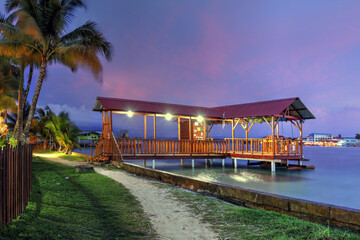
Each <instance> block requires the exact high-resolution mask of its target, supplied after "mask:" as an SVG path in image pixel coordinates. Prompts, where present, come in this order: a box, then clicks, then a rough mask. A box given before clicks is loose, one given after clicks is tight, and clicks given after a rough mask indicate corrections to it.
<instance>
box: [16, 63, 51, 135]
mask: <svg viewBox="0 0 360 240" xmlns="http://www.w3.org/2000/svg"><path fill="white" fill-rule="evenodd" d="M42 59H43V60H42V62H41V66H40V73H39V77H38V81H37V83H36V88H35V92H34V96H33V98H32V101H31V106H30V111H29V116H28V119H27V121H26V125H25V128H24V132H23V134H22V139H23V140H24V141H25V139H26V137H27V135H28V134H29V130H30V126H31V122H32V120H33V118H34V114H35V109H36V105H37V101H38V99H39V95H40V90H41V87H42V83H43V81H44V78H45V75H46V66H47V60H46V56H42Z"/></svg>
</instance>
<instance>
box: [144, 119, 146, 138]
mask: <svg viewBox="0 0 360 240" xmlns="http://www.w3.org/2000/svg"><path fill="white" fill-rule="evenodd" d="M144 139H146V115H144Z"/></svg>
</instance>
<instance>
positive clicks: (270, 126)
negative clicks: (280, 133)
mask: <svg viewBox="0 0 360 240" xmlns="http://www.w3.org/2000/svg"><path fill="white" fill-rule="evenodd" d="M263 119H264V120H265V122H266V123H267V124H268V125H269V127H270V128H271V124H270V123H269V121H268V120H266V118H265V117H263Z"/></svg>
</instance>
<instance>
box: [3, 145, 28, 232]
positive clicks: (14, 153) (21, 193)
mask: <svg viewBox="0 0 360 240" xmlns="http://www.w3.org/2000/svg"><path fill="white" fill-rule="evenodd" d="M31 175H32V145H23V146H21V145H19V146H17V147H16V148H12V147H4V148H3V149H1V148H0V229H1V228H3V227H6V226H7V225H8V224H9V223H10V222H11V221H12V220H13V219H15V218H17V217H18V216H19V215H20V214H21V213H22V212H23V211H24V210H25V208H26V205H27V203H28V201H29V197H30V191H31V180H32V176H31Z"/></svg>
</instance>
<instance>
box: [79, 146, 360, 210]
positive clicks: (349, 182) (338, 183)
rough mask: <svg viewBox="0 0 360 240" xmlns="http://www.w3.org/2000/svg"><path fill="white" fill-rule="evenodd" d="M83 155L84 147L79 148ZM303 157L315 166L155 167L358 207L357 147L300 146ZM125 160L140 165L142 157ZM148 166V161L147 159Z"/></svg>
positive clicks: (167, 163) (187, 162)
mask: <svg viewBox="0 0 360 240" xmlns="http://www.w3.org/2000/svg"><path fill="white" fill-rule="evenodd" d="M83 152H84V153H85V154H86V150H83ZM304 156H305V158H308V159H310V162H304V163H305V164H309V165H315V169H302V170H287V169H283V168H277V169H276V173H272V172H271V170H270V169H269V168H265V169H263V168H260V167H258V166H247V165H246V161H240V160H238V167H237V168H236V169H235V168H234V166H233V164H232V159H225V166H224V167H223V166H222V159H214V160H213V164H212V166H209V165H207V166H206V165H205V160H204V159H195V166H194V168H192V162H191V159H184V165H183V166H181V164H180V159H176V160H174V159H172V160H156V161H155V168H156V169H160V170H164V171H168V172H172V173H176V174H179V175H183V176H189V177H192V178H195V179H199V180H204V181H209V182H218V183H224V184H229V185H233V186H239V187H243V188H248V189H254V190H258V191H263V192H267V193H274V194H279V195H283V196H289V197H294V198H300V199H306V200H311V201H316V202H323V203H328V204H334V205H338V206H344V207H350V208H356V209H360V148H346V147H304ZM128 162H131V163H134V164H137V165H140V166H142V165H143V161H142V160H129V161H128ZM147 167H149V168H151V167H152V160H147Z"/></svg>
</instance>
